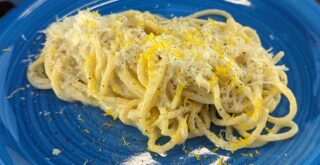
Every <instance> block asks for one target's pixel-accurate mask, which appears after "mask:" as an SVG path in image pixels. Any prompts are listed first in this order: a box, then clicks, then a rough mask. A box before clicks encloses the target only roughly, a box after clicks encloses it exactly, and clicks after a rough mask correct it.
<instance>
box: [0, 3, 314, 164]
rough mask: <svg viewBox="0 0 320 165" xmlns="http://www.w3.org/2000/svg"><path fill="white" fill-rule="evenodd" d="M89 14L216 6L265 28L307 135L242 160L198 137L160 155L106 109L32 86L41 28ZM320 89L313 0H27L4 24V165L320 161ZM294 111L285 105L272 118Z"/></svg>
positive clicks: (0, 58)
mask: <svg viewBox="0 0 320 165" xmlns="http://www.w3.org/2000/svg"><path fill="white" fill-rule="evenodd" d="M87 7H90V8H92V9H94V10H99V11H100V13H102V14H109V13H112V12H119V11H123V10H127V9H137V10H141V11H146V10H148V11H151V12H153V13H159V14H161V15H163V16H166V17H173V16H184V15H188V14H191V13H194V12H196V11H199V10H204V9H210V8H217V9H223V10H226V11H228V12H230V13H231V14H232V15H233V16H234V17H235V19H236V20H237V21H239V22H240V23H242V24H243V25H248V26H250V27H252V28H254V29H256V30H257V32H258V34H259V35H260V37H261V39H262V42H263V45H264V47H265V48H270V47H273V50H274V52H278V51H280V50H284V51H285V52H286V56H285V57H284V59H283V60H282V61H281V63H283V64H285V65H287V66H288V67H289V68H290V71H288V72H287V74H288V77H289V87H290V88H291V89H292V91H293V92H294V94H295V96H296V98H297V102H298V108H299V109H298V110H299V111H298V114H297V115H296V117H295V119H294V120H295V121H296V122H297V123H298V125H299V127H300V131H299V133H298V134H297V135H296V136H295V137H293V138H291V139H288V140H284V141H279V142H273V143H269V144H268V145H266V146H264V147H261V148H258V150H257V151H256V149H242V150H240V151H237V152H235V153H230V152H227V151H224V150H219V151H217V152H216V153H212V152H210V151H209V150H211V149H213V148H214V145H213V144H212V143H211V142H210V141H209V140H207V139H206V138H204V137H202V138H195V139H191V140H188V141H187V142H186V143H185V144H184V145H179V146H176V147H175V148H174V149H173V150H170V151H169V152H168V153H167V156H166V157H161V156H159V155H157V154H154V153H149V152H147V150H146V147H147V146H146V142H147V138H146V137H144V136H143V135H142V134H141V133H140V131H138V130H137V129H136V128H133V127H130V126H126V125H124V124H122V123H121V122H120V121H119V120H116V121H114V120H113V119H111V118H110V117H105V116H103V115H102V111H101V110H99V109H98V108H94V107H88V106H85V105H82V104H80V103H67V102H63V101H61V100H59V99H58V98H57V97H56V96H55V94H54V93H53V92H52V91H51V90H37V89H35V88H33V87H30V85H28V81H27V80H26V69H27V66H28V63H29V62H30V61H32V60H33V59H34V58H35V57H34V56H35V55H37V54H38V53H39V51H40V50H41V48H42V44H43V42H44V39H45V36H44V35H43V34H41V33H39V31H41V30H43V29H45V28H46V27H47V26H48V25H49V24H50V23H52V22H54V21H55V20H56V19H60V18H62V17H65V16H68V15H72V14H75V13H76V12H77V10H80V9H86V8H87ZM1 49H2V50H1ZM319 86H320V8H319V6H318V4H316V2H315V1H312V0H304V1H302V0H301V1H300V0H296V1H294V0H268V1H258V0H252V1H249V0H225V1H222V0H198V1H196V0H172V1H170V0H152V1H147V0H145V1H143V0H109V1H102V0H94V1H93V0H81V1H80V0H68V1H66V0H37V1H26V2H25V3H23V4H22V5H21V6H19V7H18V8H17V9H15V10H13V11H12V12H11V13H9V15H8V16H6V17H5V18H4V19H3V20H1V21H0V164H19V165H20V164H41V165H42V164H120V163H133V164H146V163H155V164H157V163H161V164H169V163H170V164H185V163H190V164H191V163H196V164H199V163H202V164H209V163H213V164H214V163H215V162H217V159H218V158H219V157H224V158H225V160H227V162H229V163H231V164H249V163H254V164H276V163H283V164H319V163H320V134H319V133H318V131H319V130H320V90H319ZM17 89H18V90H17ZM16 90H17V91H16ZM13 91H16V92H14V93H12V92H13ZM10 94H13V95H11V96H12V97H9V98H7V97H8V96H10ZM287 109H288V103H287V101H286V100H285V99H282V101H281V103H280V105H279V106H278V108H277V110H276V113H275V114H274V115H278V116H281V115H283V114H285V113H286V111H287ZM250 153H251V154H252V155H251V154H250ZM251 156H253V157H251Z"/></svg>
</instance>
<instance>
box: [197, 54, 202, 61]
mask: <svg viewBox="0 0 320 165" xmlns="http://www.w3.org/2000/svg"><path fill="white" fill-rule="evenodd" d="M201 60H202V56H201V55H200V54H197V55H196V61H197V62H200V61H201Z"/></svg>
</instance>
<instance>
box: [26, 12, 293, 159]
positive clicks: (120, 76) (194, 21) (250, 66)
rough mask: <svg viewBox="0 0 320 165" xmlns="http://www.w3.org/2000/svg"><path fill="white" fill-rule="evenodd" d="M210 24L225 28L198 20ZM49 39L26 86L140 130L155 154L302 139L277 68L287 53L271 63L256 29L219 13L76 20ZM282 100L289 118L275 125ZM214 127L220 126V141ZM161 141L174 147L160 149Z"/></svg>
mask: <svg viewBox="0 0 320 165" xmlns="http://www.w3.org/2000/svg"><path fill="white" fill-rule="evenodd" d="M209 15H220V16H223V17H225V18H226V21H225V22H219V21H216V20H213V19H210V18H209V19H207V20H204V19H200V18H199V17H203V16H209ZM45 33H46V36H47V39H46V42H45V46H44V48H43V50H42V53H41V55H40V57H39V58H38V59H37V60H36V61H35V62H33V63H32V64H31V65H30V66H29V70H28V74H27V77H28V80H29V82H30V83H31V84H32V85H33V86H35V87H37V88H39V89H53V90H54V92H55V94H56V95H57V97H59V98H60V99H62V100H65V101H80V102H83V103H85V104H89V105H93V106H99V107H100V108H101V109H103V110H104V111H105V112H106V113H107V114H108V115H111V116H112V117H113V118H114V119H117V118H120V120H121V121H122V122H123V123H125V124H128V125H132V126H135V127H137V128H139V129H140V130H141V132H142V133H143V134H144V135H146V136H148V137H149V141H148V149H149V150H151V151H154V152H157V153H165V152H166V151H168V150H170V149H171V148H173V147H174V146H175V145H177V144H182V143H184V142H185V141H186V140H187V139H188V138H193V137H198V136H206V137H207V138H208V139H210V140H211V141H212V142H213V143H214V144H215V145H216V146H219V147H221V148H223V149H226V150H231V151H236V150H238V149H241V148H248V147H257V146H262V145H264V144H266V143H268V142H270V141H278V140H283V139H287V138H290V137H292V136H294V135H295V134H296V133H297V131H298V127H297V125H296V124H295V123H294V122H293V118H294V116H295V114H296V111H297V104H296V100H295V97H294V95H293V93H292V92H291V91H290V89H289V88H288V87H287V86H286V85H287V76H286V74H285V72H284V71H285V70H286V69H287V68H286V67H285V66H282V65H280V66H278V65H276V63H277V62H278V61H280V59H281V58H282V57H283V55H284V53H283V52H279V53H278V54H276V55H274V56H273V54H272V53H271V51H270V50H265V49H264V48H263V47H262V46H261V42H260V39H259V36H258V35H257V33H256V32H255V31H254V30H253V29H251V28H249V27H246V26H242V25H240V24H239V23H237V22H236V21H235V20H234V19H233V18H232V16H231V15H230V14H228V13H226V12H225V11H221V10H205V11H201V12H198V13H195V14H193V15H190V16H187V17H180V18H173V19H166V18H164V17H160V16H158V15H153V14H151V13H149V12H139V11H133V10H130V11H125V12H122V13H117V14H111V15H106V16H101V15H100V14H99V13H97V12H90V11H80V12H79V13H78V14H77V15H76V16H72V17H67V18H65V19H64V20H62V21H60V22H56V23H53V24H52V25H51V26H49V28H48V29H46V30H45ZM281 95H284V96H285V97H286V98H287V100H288V101H289V103H290V107H289V112H288V114H287V115H286V116H284V117H273V116H271V113H272V112H273V111H274V110H275V109H276V106H277V105H278V103H279V102H280V99H281ZM268 123H270V124H271V126H272V127H271V128H267V126H266V125H267V124H268ZM213 125H214V126H220V127H221V129H220V134H219V132H214V130H213V129H212V128H211V127H212V126H213ZM282 128H288V129H287V130H288V131H285V132H284V131H281V129H282ZM163 136H169V137H170V140H169V141H168V142H166V143H165V144H158V142H157V140H158V139H159V138H160V137H163Z"/></svg>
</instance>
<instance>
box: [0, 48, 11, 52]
mask: <svg viewBox="0 0 320 165" xmlns="http://www.w3.org/2000/svg"><path fill="white" fill-rule="evenodd" d="M10 50H11V49H10V48H3V49H2V51H3V52H10Z"/></svg>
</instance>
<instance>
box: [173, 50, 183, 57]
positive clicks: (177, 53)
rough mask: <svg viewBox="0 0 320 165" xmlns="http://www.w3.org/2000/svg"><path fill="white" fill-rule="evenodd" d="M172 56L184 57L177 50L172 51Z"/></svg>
mask: <svg viewBox="0 0 320 165" xmlns="http://www.w3.org/2000/svg"><path fill="white" fill-rule="evenodd" d="M173 56H175V57H178V58H183V57H184V54H182V53H181V52H179V51H175V52H173Z"/></svg>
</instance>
